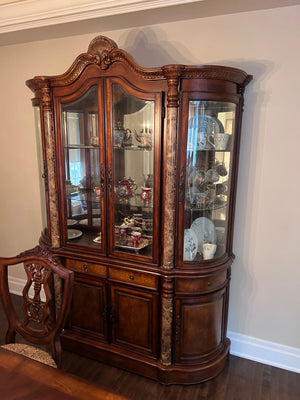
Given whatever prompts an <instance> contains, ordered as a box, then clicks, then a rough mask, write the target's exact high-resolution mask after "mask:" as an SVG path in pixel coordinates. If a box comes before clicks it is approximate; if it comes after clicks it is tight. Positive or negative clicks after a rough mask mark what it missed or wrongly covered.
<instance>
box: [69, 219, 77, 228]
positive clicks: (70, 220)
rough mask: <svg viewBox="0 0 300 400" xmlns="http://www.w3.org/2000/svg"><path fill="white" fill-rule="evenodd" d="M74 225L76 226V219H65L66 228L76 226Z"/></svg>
mask: <svg viewBox="0 0 300 400" xmlns="http://www.w3.org/2000/svg"><path fill="white" fill-rule="evenodd" d="M76 224H77V221H76V219H67V225H68V226H72V225H76Z"/></svg>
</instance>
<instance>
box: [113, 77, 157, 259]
mask: <svg viewBox="0 0 300 400" xmlns="http://www.w3.org/2000/svg"><path fill="white" fill-rule="evenodd" d="M109 92H110V100H109V104H110V105H111V109H110V113H109V114H110V116H111V123H110V125H111V132H110V146H111V152H110V154H111V156H112V159H111V160H110V161H109V171H108V174H109V175H110V177H111V185H110V194H111V199H112V203H111V210H110V211H111V213H110V227H111V229H112V230H113V232H112V234H111V243H110V249H111V252H115V251H117V252H118V254H119V255H121V256H122V253H124V255H127V256H128V255H129V254H133V255H139V256H141V257H148V258H153V256H154V254H153V251H154V246H153V237H154V232H155V231H157V226H158V222H157V221H154V209H155V207H156V206H157V202H158V193H157V190H156V186H155V183H154V182H155V179H154V176H155V171H156V167H155V160H156V158H155V151H154V149H155V147H157V146H159V144H158V143H156V142H155V141H156V140H157V141H158V140H159V126H158V125H159V122H158V121H159V117H157V111H158V103H159V100H158V98H157V96H156V95H155V94H151V93H150V94H148V93H147V94H146V95H145V93H143V92H138V91H136V90H133V89H132V88H130V87H127V86H123V85H122V84H121V82H120V83H117V82H116V80H112V81H111V84H110V88H109ZM145 96H146V97H145ZM158 114H159V115H160V112H158ZM109 179H110V178H109Z"/></svg>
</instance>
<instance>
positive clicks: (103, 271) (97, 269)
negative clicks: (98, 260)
mask: <svg viewBox="0 0 300 400" xmlns="http://www.w3.org/2000/svg"><path fill="white" fill-rule="evenodd" d="M66 267H67V268H69V269H71V270H72V271H75V272H83V273H86V274H93V275H98V276H103V277H106V276H107V268H106V266H104V265H100V264H93V263H89V262H85V261H79V260H71V259H66Z"/></svg>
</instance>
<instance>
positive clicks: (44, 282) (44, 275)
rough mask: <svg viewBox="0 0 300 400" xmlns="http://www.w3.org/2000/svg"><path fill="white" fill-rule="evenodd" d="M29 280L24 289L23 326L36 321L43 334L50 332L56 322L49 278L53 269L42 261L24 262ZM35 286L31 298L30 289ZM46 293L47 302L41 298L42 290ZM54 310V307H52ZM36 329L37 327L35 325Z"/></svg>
mask: <svg viewBox="0 0 300 400" xmlns="http://www.w3.org/2000/svg"><path fill="white" fill-rule="evenodd" d="M24 268H25V272H26V275H27V282H26V285H25V287H24V289H23V297H24V303H23V311H24V316H25V318H24V322H23V327H24V329H26V326H28V324H30V323H32V322H34V323H35V324H38V326H39V329H38V330H39V331H40V333H41V334H45V333H48V332H49V330H50V329H51V327H52V326H53V323H54V316H53V312H51V307H50V302H51V300H52V297H51V290H50V286H49V285H50V284H51V282H50V281H49V278H50V277H51V269H50V268H49V267H47V266H46V265H43V264H41V263H24ZM32 286H33V290H34V296H33V298H32V299H31V298H30V296H29V290H30V288H31V287H32ZM42 289H43V292H44V294H45V298H46V300H45V302H42V300H41V292H42ZM52 310H53V309H52ZM35 329H37V328H36V327H35Z"/></svg>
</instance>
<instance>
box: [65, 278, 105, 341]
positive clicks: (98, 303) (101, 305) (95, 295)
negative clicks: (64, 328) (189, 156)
mask: <svg viewBox="0 0 300 400" xmlns="http://www.w3.org/2000/svg"><path fill="white" fill-rule="evenodd" d="M106 319H107V286H106V284H105V283H101V282H95V284H93V285H92V284H88V283H84V282H80V281H77V280H76V281H75V282H74V289H73V300H72V306H71V312H70V318H69V328H70V329H71V330H72V331H73V332H76V331H77V332H78V333H79V334H80V335H81V336H86V337H91V338H96V339H98V340H99V339H100V340H102V341H107V340H108V335H107V332H108V329H107V321H106Z"/></svg>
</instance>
